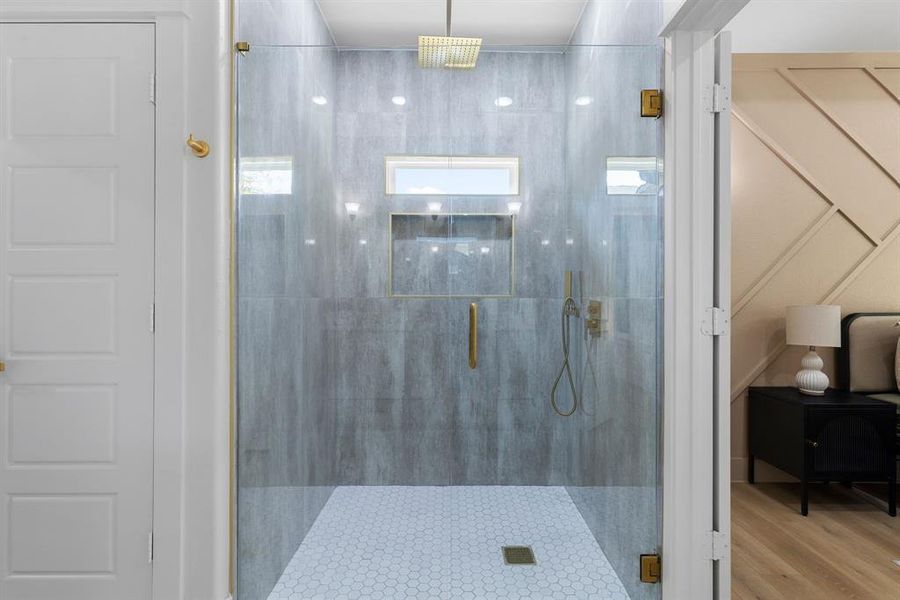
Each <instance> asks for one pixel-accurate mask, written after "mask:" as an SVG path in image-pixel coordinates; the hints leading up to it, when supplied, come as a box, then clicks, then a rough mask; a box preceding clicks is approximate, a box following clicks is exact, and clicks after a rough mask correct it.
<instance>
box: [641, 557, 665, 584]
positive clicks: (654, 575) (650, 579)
mask: <svg viewBox="0 0 900 600" xmlns="http://www.w3.org/2000/svg"><path fill="white" fill-rule="evenodd" d="M660 566H661V565H660V560H659V554H641V583H659V576H660Z"/></svg>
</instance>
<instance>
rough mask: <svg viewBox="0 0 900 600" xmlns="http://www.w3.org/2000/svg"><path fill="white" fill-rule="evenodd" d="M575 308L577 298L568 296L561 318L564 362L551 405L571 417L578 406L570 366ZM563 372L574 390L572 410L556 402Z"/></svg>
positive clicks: (551, 398)
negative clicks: (560, 406)
mask: <svg viewBox="0 0 900 600" xmlns="http://www.w3.org/2000/svg"><path fill="white" fill-rule="evenodd" d="M575 308H576V307H575V299H574V298H572V297H571V296H569V297H568V298H566V300H565V302H563V308H562V319H561V322H562V347H563V364H562V366H561V367H560V368H559V375H557V376H556V381H554V382H553V389H552V390H551V391H550V405H551V406H552V407H553V410H554V411H555V412H556V414H558V415H559V416H561V417H571V416H572V415H573V414H575V410H576V409H577V408H578V392H576V391H575V378H574V377H573V376H572V368H571V367H569V339H570V335H569V315H571V314H572V313H573V312H574V311H575ZM563 374H565V375H566V377H567V378H568V379H569V389H571V390H572V410H570V411H569V412H564V411H562V410H560V409H559V405H558V404H557V403H556V388H557V387H559V381H560V380H561V379H562V376H563Z"/></svg>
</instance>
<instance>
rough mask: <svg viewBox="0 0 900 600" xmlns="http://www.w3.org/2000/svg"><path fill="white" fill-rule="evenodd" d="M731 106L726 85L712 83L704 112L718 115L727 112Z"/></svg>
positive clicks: (729, 92) (729, 91)
mask: <svg viewBox="0 0 900 600" xmlns="http://www.w3.org/2000/svg"><path fill="white" fill-rule="evenodd" d="M730 105H731V90H729V89H728V86H727V85H722V84H721V83H714V84H713V86H712V90H711V91H710V94H709V99H708V102H707V106H706V110H707V111H709V112H711V113H713V114H718V113H721V112H725V111H726V110H728V108H729V106H730Z"/></svg>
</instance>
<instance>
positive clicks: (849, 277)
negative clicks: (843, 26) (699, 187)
mask: <svg viewBox="0 0 900 600" xmlns="http://www.w3.org/2000/svg"><path fill="white" fill-rule="evenodd" d="M732 99H733V107H732V108H733V110H732V124H733V132H734V133H733V136H732V202H733V205H734V206H733V217H732V218H733V221H732V229H733V244H734V245H733V249H732V257H733V258H732V260H733V265H732V266H733V276H732V332H733V335H732V342H731V343H732V389H731V393H732V401H735V400H737V399H739V398H742V397H743V395H744V394H745V393H746V390H747V388H748V387H749V386H750V385H752V384H754V383H755V382H759V383H773V382H775V383H783V384H787V383H789V382H790V381H791V380H792V379H793V374H794V372H795V370H796V368H797V367H796V365H795V364H794V358H795V357H793V355H791V356H787V355H785V351H786V350H787V349H788V347H787V346H786V345H785V342H784V307H785V306H786V305H789V304H797V303H804V304H805V303H810V304H812V303H837V304H841V305H842V306H843V312H844V313H845V314H846V313H849V312H855V311H861V310H898V309H900V261H897V260H895V257H897V256H900V54H888V53H879V54H857V53H854V54H745V55H741V54H737V55H735V56H734V60H733V92H732ZM882 257H884V258H882ZM861 285H864V286H867V287H866V289H860V288H859V287H858V286H861ZM782 355H785V356H784V358H782V359H781V360H780V357H782ZM788 358H790V360H787V359H788ZM826 362H828V361H827V359H826ZM782 363H784V364H782ZM743 427H744V419H743V416H742V415H735V416H734V418H733V429H734V430H735V431H733V439H735V440H736V447H735V448H733V454H735V455H737V456H743V455H744V454H745V451H744V448H743V447H741V445H742V443H743V440H744V433H743V431H742V429H743Z"/></svg>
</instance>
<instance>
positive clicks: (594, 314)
mask: <svg viewBox="0 0 900 600" xmlns="http://www.w3.org/2000/svg"><path fill="white" fill-rule="evenodd" d="M603 322H604V321H603V303H602V302H600V300H588V305H587V315H586V318H585V320H584V326H585V328H586V329H587V331H588V333H589V334H590V335H591V337H600V335H601V334H602V333H603Z"/></svg>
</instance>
